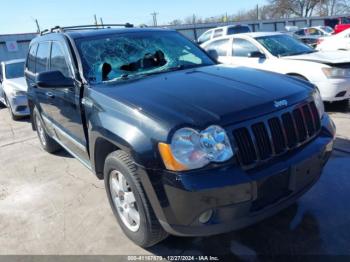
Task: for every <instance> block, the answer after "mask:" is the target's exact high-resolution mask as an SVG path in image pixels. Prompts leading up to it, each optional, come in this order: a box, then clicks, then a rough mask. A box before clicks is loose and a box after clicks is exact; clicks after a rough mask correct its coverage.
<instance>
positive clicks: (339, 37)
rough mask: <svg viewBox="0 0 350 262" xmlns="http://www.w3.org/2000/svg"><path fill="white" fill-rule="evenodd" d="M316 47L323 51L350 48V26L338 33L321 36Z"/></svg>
mask: <svg viewBox="0 0 350 262" xmlns="http://www.w3.org/2000/svg"><path fill="white" fill-rule="evenodd" d="M316 49H317V50H322V51H334V50H350V28H349V29H346V30H344V31H343V32H340V33H339V34H336V35H332V36H327V37H322V38H319V40H318V42H317V46H316Z"/></svg>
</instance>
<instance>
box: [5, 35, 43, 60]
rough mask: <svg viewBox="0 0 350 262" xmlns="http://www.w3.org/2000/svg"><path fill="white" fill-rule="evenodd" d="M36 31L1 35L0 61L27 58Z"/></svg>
mask: <svg viewBox="0 0 350 262" xmlns="http://www.w3.org/2000/svg"><path fill="white" fill-rule="evenodd" d="M36 35H37V34H36V33H25V34H11V35H0V62H1V61H8V60H12V59H19V58H25V57H26V55H27V52H28V47H29V43H30V41H31V40H32V39H33V38H34V37H35V36H36Z"/></svg>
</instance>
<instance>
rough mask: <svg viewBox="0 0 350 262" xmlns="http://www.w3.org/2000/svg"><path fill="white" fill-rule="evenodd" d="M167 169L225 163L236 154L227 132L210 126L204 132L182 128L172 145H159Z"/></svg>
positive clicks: (178, 169)
mask: <svg viewBox="0 0 350 262" xmlns="http://www.w3.org/2000/svg"><path fill="white" fill-rule="evenodd" d="M159 150H160V153H161V155H162V158H163V161H164V163H165V165H166V167H167V168H168V169H170V170H174V171H182V170H190V169H196V168H201V167H203V166H205V165H207V164H209V163H210V162H224V161H227V160H229V159H230V158H231V157H232V156H233V155H234V154H233V150H232V148H231V145H230V142H229V139H228V136H227V134H226V132H225V130H224V129H223V128H221V127H219V126H210V127H208V128H207V129H205V130H203V131H202V132H198V131H196V130H194V129H192V128H181V129H179V130H178V131H176V132H175V134H174V136H173V138H172V141H171V144H170V145H167V144H163V143H160V144H159Z"/></svg>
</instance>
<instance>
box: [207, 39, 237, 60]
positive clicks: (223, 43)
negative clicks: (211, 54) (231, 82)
mask: <svg viewBox="0 0 350 262" xmlns="http://www.w3.org/2000/svg"><path fill="white" fill-rule="evenodd" d="M231 41H232V40H231V39H230V38H224V39H218V40H215V41H212V42H211V43H210V44H208V45H206V46H205V48H204V49H205V50H206V51H210V50H215V51H216V52H217V55H218V61H219V62H221V63H223V64H228V63H229V62H230V57H229V56H228V55H229V50H230V46H231Z"/></svg>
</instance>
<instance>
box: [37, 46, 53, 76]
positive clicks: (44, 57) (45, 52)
mask: <svg viewBox="0 0 350 262" xmlns="http://www.w3.org/2000/svg"><path fill="white" fill-rule="evenodd" d="M49 52H50V43H49V42H42V43H40V44H39V47H38V52H37V54H36V66H35V67H36V70H35V72H36V73H41V72H45V71H47V66H48V61H49Z"/></svg>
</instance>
